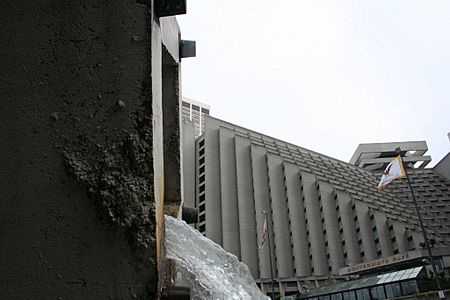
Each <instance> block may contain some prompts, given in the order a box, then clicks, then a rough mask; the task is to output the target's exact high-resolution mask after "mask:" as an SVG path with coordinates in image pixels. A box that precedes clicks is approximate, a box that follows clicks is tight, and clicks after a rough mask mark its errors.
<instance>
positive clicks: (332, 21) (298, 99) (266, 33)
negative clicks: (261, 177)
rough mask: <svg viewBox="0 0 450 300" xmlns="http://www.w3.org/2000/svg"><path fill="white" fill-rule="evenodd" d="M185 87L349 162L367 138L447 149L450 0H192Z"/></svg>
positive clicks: (221, 113)
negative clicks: (192, 53) (192, 51)
mask: <svg viewBox="0 0 450 300" xmlns="http://www.w3.org/2000/svg"><path fill="white" fill-rule="evenodd" d="M187 9H188V13H187V14H186V15H184V16H179V17H178V22H179V23H180V28H181V34H182V39H186V40H195V41H196V42H197V57H196V58H188V59H183V61H182V86H183V87H182V88H183V95H184V96H187V97H189V98H193V99H195V100H197V101H200V102H203V103H206V104H209V105H210V106H211V115H212V116H214V117H217V118H219V119H223V120H225V121H228V122H231V123H234V124H236V125H240V126H243V127H246V128H248V129H251V130H254V131H257V132H260V133H263V134H266V135H270V136H273V137H275V138H278V139H281V140H284V141H287V142H290V143H292V144H295V145H298V146H302V147H304V148H307V149H310V150H314V151H316V152H319V153H322V154H326V155H328V156H331V157H335V158H338V159H341V160H343V161H347V162H348V161H349V160H350V157H351V156H352V154H353V152H354V151H355V149H356V147H357V146H358V144H360V143H372V142H374V143H381V142H395V141H408V140H426V141H427V143H428V148H429V152H428V154H429V155H431V156H432V159H433V163H432V164H435V163H436V162H438V161H439V160H440V159H441V158H442V157H444V156H445V154H446V153H448V152H449V150H450V142H449V140H448V137H447V133H448V132H449V131H450V1H448V0H442V1H437V0H433V1H423V0H421V1H412V0H405V1H399V0H386V1H381V0H377V1H364V0H357V1H350V0H349V1H319V0H310V1H303V0H290V1H288V0H278V1H275V0H241V1H237V0H227V1H217V0H187Z"/></svg>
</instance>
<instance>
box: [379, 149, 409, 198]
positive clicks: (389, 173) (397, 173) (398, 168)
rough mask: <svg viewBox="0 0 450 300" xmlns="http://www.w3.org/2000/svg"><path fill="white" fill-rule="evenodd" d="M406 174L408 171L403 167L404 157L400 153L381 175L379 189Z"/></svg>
mask: <svg viewBox="0 0 450 300" xmlns="http://www.w3.org/2000/svg"><path fill="white" fill-rule="evenodd" d="M405 176H406V172H405V169H404V168H403V164H402V159H401V157H400V155H399V156H397V157H396V158H395V159H394V160H393V161H391V162H390V163H389V165H388V166H387V167H386V170H384V173H383V176H382V177H381V180H380V183H379V184H378V189H379V190H381V189H383V188H384V187H385V186H386V185H387V184H389V183H390V182H391V181H392V180H394V179H397V178H401V177H405Z"/></svg>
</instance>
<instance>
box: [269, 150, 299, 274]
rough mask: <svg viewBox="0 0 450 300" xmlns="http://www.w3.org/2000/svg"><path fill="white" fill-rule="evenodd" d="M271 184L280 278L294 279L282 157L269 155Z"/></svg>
mask: <svg viewBox="0 0 450 300" xmlns="http://www.w3.org/2000/svg"><path fill="white" fill-rule="evenodd" d="M268 166H269V182H270V183H269V184H270V195H271V199H272V211H273V216H272V217H273V219H272V221H273V233H274V246H275V255H276V258H277V269H278V276H279V277H292V276H293V275H294V272H293V268H292V249H291V237H290V234H289V233H290V220H289V214H288V207H287V197H286V190H285V182H284V169H283V162H282V160H281V157H279V156H276V155H271V154H268Z"/></svg>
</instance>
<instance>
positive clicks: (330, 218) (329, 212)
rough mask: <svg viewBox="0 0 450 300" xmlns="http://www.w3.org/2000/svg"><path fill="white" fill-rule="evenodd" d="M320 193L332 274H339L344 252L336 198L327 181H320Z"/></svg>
mask: <svg viewBox="0 0 450 300" xmlns="http://www.w3.org/2000/svg"><path fill="white" fill-rule="evenodd" d="M319 186H320V195H321V197H322V206H323V215H324V217H325V229H326V233H327V236H326V240H327V241H328V252H329V255H330V259H329V261H330V264H331V272H332V274H339V269H340V268H342V267H344V266H345V265H344V254H343V251H342V245H341V235H340V233H339V224H338V217H337V214H336V202H337V201H336V200H335V199H334V194H333V186H331V184H329V183H327V182H320V185H319Z"/></svg>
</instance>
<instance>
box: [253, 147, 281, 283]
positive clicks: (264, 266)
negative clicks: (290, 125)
mask: <svg viewBox="0 0 450 300" xmlns="http://www.w3.org/2000/svg"><path fill="white" fill-rule="evenodd" d="M251 155H252V173H253V190H254V196H255V211H256V232H257V235H258V242H260V241H261V240H262V230H263V224H264V215H263V214H262V211H263V210H265V211H267V212H268V214H269V217H270V220H268V221H269V222H270V221H271V214H270V206H269V202H270V199H269V178H268V174H267V159H266V150H265V149H263V148H261V147H257V146H254V145H251ZM270 223H271V222H270ZM270 229H271V230H273V226H272V224H270ZM270 238H271V241H273V235H271V236H270ZM272 245H273V243H272ZM268 247H269V245H268V244H267V242H266V244H265V245H264V247H262V249H259V251H258V260H259V278H270V264H269V248H268ZM273 250H274V249H273V246H272V249H271V251H272V265H273V268H274V270H273V272H274V274H273V276H274V277H276V270H275V259H273V256H274V253H275V252H274V251H273Z"/></svg>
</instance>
